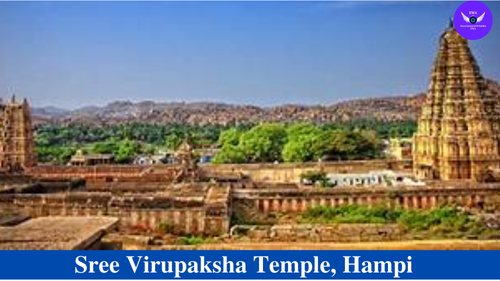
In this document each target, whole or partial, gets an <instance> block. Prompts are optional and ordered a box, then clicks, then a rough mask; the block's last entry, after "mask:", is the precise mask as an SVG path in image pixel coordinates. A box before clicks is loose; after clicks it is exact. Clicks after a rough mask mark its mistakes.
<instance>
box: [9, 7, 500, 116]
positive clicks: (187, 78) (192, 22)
mask: <svg viewBox="0 0 500 281" xmlns="http://www.w3.org/2000/svg"><path fill="white" fill-rule="evenodd" d="M460 3H462V2H402V3H399V2H0V38H1V39H0V40H1V41H0V96H3V97H6V96H8V95H10V94H11V93H12V92H13V91H15V92H16V93H17V95H19V96H23V97H27V98H28V99H29V100H30V101H31V102H32V103H33V104H34V105H35V106H45V105H54V106H58V107H63V108H77V107H81V106H84V105H103V104H105V103H107V102H110V101H114V100H132V101H141V100H155V101H187V102H191V101H216V102H226V103H244V104H256V105H263V106H271V105H278V104H290V103H293V104H296V103H299V104H332V103H335V102H338V101H341V100H348V99H352V98H363V97H376V96H390V95H405V94H413V93H418V92H422V91H425V90H426V88H427V85H428V79H429V73H430V69H431V64H432V61H433V59H434V55H435V51H436V48H437V39H438V36H439V34H440V33H441V32H442V31H443V30H444V28H445V27H446V26H447V24H448V19H449V18H450V17H451V16H452V15H453V13H454V11H455V9H456V8H457V7H458V6H459V5H460ZM485 3H486V4H487V5H488V6H489V7H490V9H491V11H492V13H493V16H495V15H498V19H493V23H494V26H493V28H492V30H491V32H490V33H489V34H488V35H487V36H486V37H485V38H483V39H480V40H477V41H471V42H470V44H471V46H472V48H473V53H474V55H475V56H476V58H477V59H478V61H479V63H480V66H481V69H482V72H483V75H485V76H486V77H490V78H494V79H497V80H500V56H499V55H498V50H500V2H485Z"/></svg>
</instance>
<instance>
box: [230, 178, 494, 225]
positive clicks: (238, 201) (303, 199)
mask: <svg viewBox="0 0 500 281" xmlns="http://www.w3.org/2000/svg"><path fill="white" fill-rule="evenodd" d="M499 196H500V186H498V185H482V186H481V187H477V188H470V187H462V188H460V187H455V188H450V187H448V188H444V187H443V188H433V187H411V188H399V189H394V188H338V189H312V190H290V189H288V190H258V191H256V190H233V197H232V198H233V202H232V206H233V207H232V209H233V215H234V216H235V217H236V218H237V219H238V220H241V221H255V220H261V219H263V218H265V217H267V216H268V215H269V214H271V213H285V214H286V213H291V214H293V213H302V212H304V211H306V210H307V209H308V208H311V207H315V206H331V207H335V206H342V205H352V204H359V205H369V206H373V205H377V204H386V205H388V206H401V207H403V208H433V207H437V206H439V205H442V204H455V205H458V206H463V207H468V208H474V207H475V208H483V207H496V206H498V205H499V203H500V200H498V199H499V198H500V197H499Z"/></svg>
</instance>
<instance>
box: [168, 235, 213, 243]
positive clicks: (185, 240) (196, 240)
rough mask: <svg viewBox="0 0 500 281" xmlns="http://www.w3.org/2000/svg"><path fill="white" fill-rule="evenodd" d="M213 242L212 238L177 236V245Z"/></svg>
mask: <svg viewBox="0 0 500 281" xmlns="http://www.w3.org/2000/svg"><path fill="white" fill-rule="evenodd" d="M211 242H213V241H212V239H210V238H206V237H201V236H182V237H179V238H177V241H176V244H178V245H201V244H207V243H211Z"/></svg>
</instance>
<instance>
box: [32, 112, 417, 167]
mask: <svg viewBox="0 0 500 281" xmlns="http://www.w3.org/2000/svg"><path fill="white" fill-rule="evenodd" d="M415 129H416V125H415V122H412V121H401V122H390V123H384V122H378V121H355V122H349V123H334V124H325V125H314V124H307V123H299V124H290V125H284V124H260V125H256V126H250V125H245V126H231V127H223V126H217V125H208V126H188V125H178V124H168V125H154V124H143V123H129V124H121V125H102V126H95V125H94V126H90V125H75V124H73V125H61V126H58V125H44V126H39V127H37V128H36V130H35V140H36V148H37V155H38V158H39V161H40V162H42V163H46V162H51V163H58V164H66V163H67V162H68V161H69V159H70V157H71V155H73V154H74V153H75V152H76V150H77V149H82V150H83V151H84V152H87V153H105V154H113V155H114V157H115V160H116V161H118V162H120V163H128V162H130V161H131V160H132V159H133V158H134V157H135V156H137V155H138V154H153V153H155V151H158V150H160V149H161V150H175V149H177V147H178V146H179V144H180V143H181V142H182V140H183V139H184V138H185V137H186V136H188V135H189V136H190V137H191V140H192V142H193V144H194V145H195V146H216V145H217V146H218V147H219V148H220V150H219V153H218V155H217V157H216V159H215V162H218V163H244V162H275V161H280V162H281V161H285V162H304V161H317V160H318V159H320V158H325V159H330V160H341V159H371V158H375V157H379V156H380V151H381V149H380V147H381V139H386V138H390V137H410V136H411V135H412V134H413V133H414V132H415Z"/></svg>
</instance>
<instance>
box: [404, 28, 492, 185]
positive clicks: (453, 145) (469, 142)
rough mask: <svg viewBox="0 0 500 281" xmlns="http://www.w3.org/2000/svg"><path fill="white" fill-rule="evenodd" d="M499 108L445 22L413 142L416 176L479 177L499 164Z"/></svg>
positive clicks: (468, 53)
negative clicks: (445, 25)
mask: <svg viewBox="0 0 500 281" xmlns="http://www.w3.org/2000/svg"><path fill="white" fill-rule="evenodd" d="M499 147H500V106H499V100H498V97H497V96H495V95H494V93H492V92H491V91H489V90H488V88H487V85H486V81H485V79H484V78H483V77H482V75H481V73H480V70H479V67H478V65H477V63H476V60H475V59H474V57H473V55H472V53H471V51H470V49H469V46H468V43H467V40H466V39H464V38H463V37H462V36H460V34H458V32H457V31H456V30H455V28H454V27H452V26H450V27H449V28H448V29H447V30H446V31H445V32H444V33H443V34H442V35H441V38H440V46H439V50H438V54H437V57H436V59H435V62H434V66H433V69H432V74H431V81H430V86H429V90H428V93H427V97H426V101H425V103H424V105H423V107H422V111H421V115H420V117H419V120H418V130H417V133H416V134H415V136H414V141H413V160H414V161H413V165H414V172H415V175H416V176H417V177H419V178H421V179H439V180H456V179H460V180H463V179H470V180H473V181H483V180H484V178H485V175H486V173H488V172H489V170H494V169H498V168H499V167H500V165H499V164H500V148H499Z"/></svg>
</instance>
